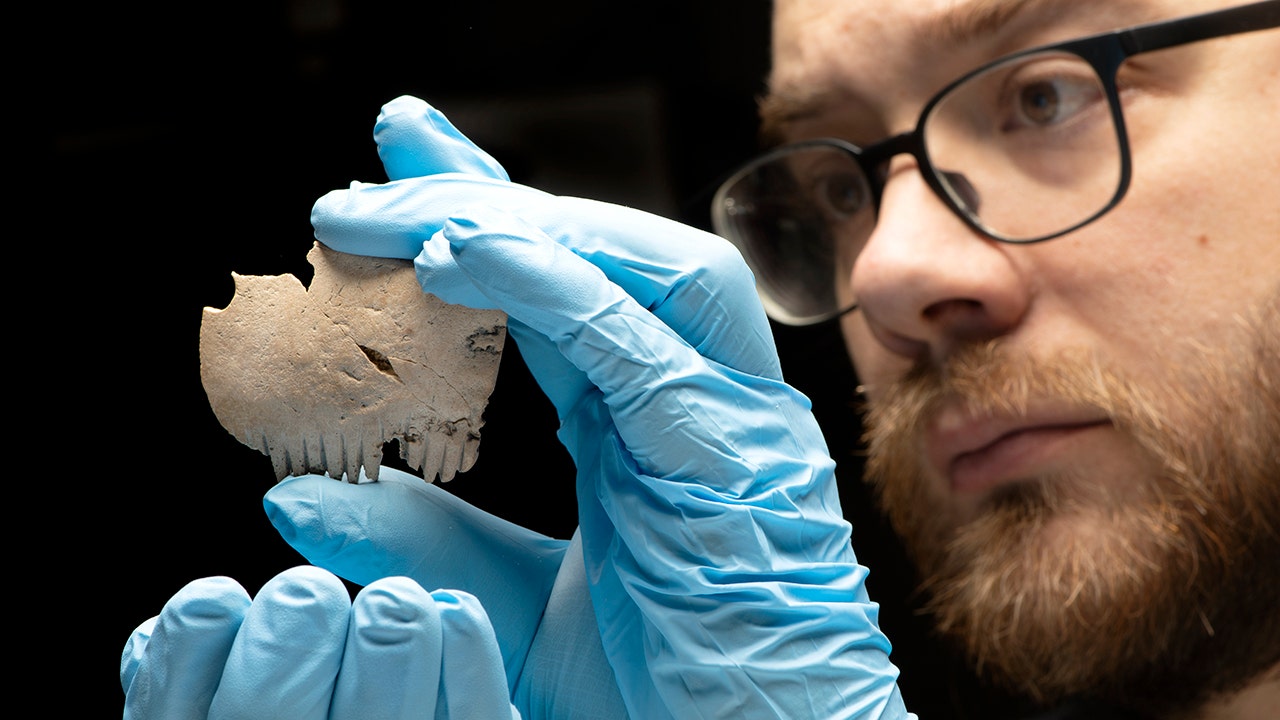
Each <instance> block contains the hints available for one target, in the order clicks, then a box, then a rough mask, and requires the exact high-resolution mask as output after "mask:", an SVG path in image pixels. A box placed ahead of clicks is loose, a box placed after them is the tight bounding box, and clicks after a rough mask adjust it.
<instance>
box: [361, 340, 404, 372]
mask: <svg viewBox="0 0 1280 720" xmlns="http://www.w3.org/2000/svg"><path fill="white" fill-rule="evenodd" d="M356 347H358V348H360V352H362V353H364V356H365V357H367V358H369V362H371V363H373V366H374V367H376V368H378V369H379V370H381V371H382V372H384V373H386V374H388V375H390V376H391V377H393V378H395V379H397V380H399V379H400V376H399V375H397V374H396V369H395V368H394V367H392V366H391V361H390V360H388V359H387V356H386V355H383V354H382V353H380V352H378V351H377V350H374V349H373V348H371V347H366V346H364V345H356Z"/></svg>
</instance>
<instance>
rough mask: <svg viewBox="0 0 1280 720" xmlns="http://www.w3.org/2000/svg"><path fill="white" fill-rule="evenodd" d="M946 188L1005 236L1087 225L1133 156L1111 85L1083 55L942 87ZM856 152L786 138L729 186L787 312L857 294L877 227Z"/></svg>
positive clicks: (788, 318)
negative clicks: (860, 263)
mask: <svg viewBox="0 0 1280 720" xmlns="http://www.w3.org/2000/svg"><path fill="white" fill-rule="evenodd" d="M921 133H922V140H923V145H924V150H925V155H926V156H927V158H928V165H929V167H925V168H922V172H926V173H930V174H931V175H932V180H933V183H934V187H935V189H937V190H938V191H939V192H940V193H941V194H943V195H945V198H944V199H945V201H946V202H947V204H948V205H949V206H950V207H951V209H952V210H953V211H954V212H955V213H956V214H957V215H959V216H961V217H964V218H966V219H967V220H968V221H969V222H971V223H973V224H974V225H975V226H977V227H978V228H979V229H981V230H982V231H983V232H985V233H987V234H988V235H991V236H992V237H995V238H997V239H1001V240H1005V241H1012V242H1028V241H1034V240H1039V239H1043V238H1044V237H1046V236H1052V235H1056V234H1058V233H1061V232H1063V231H1065V230H1068V229H1071V228H1073V227H1076V226H1078V225H1080V224H1082V223H1084V222H1086V221H1088V220H1090V219H1092V218H1093V217H1094V216H1096V215H1097V214H1098V213H1099V212H1102V211H1103V210H1105V209H1106V208H1107V207H1108V206H1109V205H1110V203H1111V202H1112V201H1113V199H1114V198H1115V197H1116V194H1117V192H1118V191H1119V189H1120V186H1121V182H1122V176H1123V153H1122V149H1121V140H1120V134H1119V131H1118V128H1117V127H1116V124H1115V122H1114V120H1113V115H1112V109H1111V104H1110V101H1109V99H1108V95H1107V91H1106V88H1105V86H1104V84H1103V82H1102V80H1101V79H1100V78H1099V77H1098V75H1097V73H1096V71H1095V70H1094V69H1093V67H1092V66H1091V65H1090V64H1089V63H1088V62H1086V61H1084V60H1083V59H1081V58H1079V57H1077V56H1075V55H1071V54H1067V53H1062V52H1057V51H1051V52H1045V53H1039V54H1035V55H1031V56H1024V57H1019V58H1014V59H1011V60H1009V61H1008V62H1005V63H1001V64H998V65H995V66H993V67H991V68H988V69H986V70H985V71H983V72H982V73H980V74H978V75H975V76H973V77H970V78H968V79H967V80H966V81H964V82H963V83H961V84H959V85H956V86H955V87H953V88H952V89H951V90H950V91H949V92H947V93H946V94H945V95H943V96H942V97H940V98H939V99H938V100H937V101H936V102H935V103H934V104H933V105H932V106H931V107H930V109H929V110H928V112H927V114H926V115H925V116H924V118H923V121H922V131H921ZM856 152H858V151H856V150H850V149H849V148H847V147H843V146H841V145H837V144H832V143H810V144H803V143H802V144H799V145H793V146H789V147H786V148H782V149H780V150H778V151H776V152H774V153H772V154H769V155H766V156H764V157H762V158H760V159H759V160H758V161H757V162H756V163H755V164H753V165H751V166H748V168H746V169H744V170H743V171H742V172H740V173H739V175H738V176H736V177H735V178H734V179H731V180H730V182H729V183H727V184H726V186H725V187H724V188H722V190H721V193H720V195H719V196H718V198H717V213H716V215H717V218H716V220H717V224H718V225H720V230H721V232H722V234H724V235H726V236H727V237H729V238H730V239H731V240H733V241H734V242H735V243H736V244H737V245H738V247H739V249H740V250H742V252H743V254H744V255H745V256H746V259H747V262H748V264H749V265H751V267H752V269H753V270H754V271H755V272H756V274H757V282H758V283H759V285H760V287H761V290H762V295H763V299H764V300H765V303H766V306H767V309H768V310H769V311H770V313H771V314H772V315H773V316H774V317H775V318H778V319H780V320H782V321H784V322H795V323H797V324H804V323H806V322H813V321H815V320H818V319H823V318H826V317H831V316H832V315H835V314H838V313H839V312H840V311H841V310H843V309H844V308H846V307H848V306H849V305H850V304H852V302H853V298H852V297H851V296H849V291H848V288H847V286H848V278H849V277H850V274H851V272H852V268H853V265H854V263H855V262H856V261H857V258H858V254H859V253H860V252H861V250H862V248H863V246H864V245H865V244H866V242H867V240H868V238H869V237H870V235H871V232H872V230H873V229H874V227H875V224H876V214H877V211H878V208H877V207H876V206H875V202H874V194H873V192H872V189H871V185H870V183H869V181H868V179H867V177H866V175H865V174H864V173H863V171H862V168H861V165H860V164H859V162H858V160H857V159H856V158H855V153H856Z"/></svg>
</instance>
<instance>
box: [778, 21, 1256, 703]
mask: <svg viewBox="0 0 1280 720" xmlns="http://www.w3.org/2000/svg"><path fill="white" fill-rule="evenodd" d="M1231 4H1238V3H1231V2H1219V1H1216V0H1181V1H1177V2H1174V1H1172V0H1164V1H1158V0H1132V1H1119V2H1117V1H1111V2H1101V1H1099V2H1089V1H1073V2H1065V1H1063V2H1055V1H1053V0H1044V1H1036V0H1031V1H1029V2H1005V1H1004V0H991V1H989V2H981V1H975V0H956V1H954V2H948V1H946V0H918V1H917V2H912V3H876V2H870V0H781V1H780V2H778V3H777V11H776V18H775V27H774V70H773V74H772V76H771V87H770V90H771V93H770V94H771V100H770V102H769V103H767V104H766V116H765V119H766V122H767V123H769V125H770V126H771V127H772V128H773V130H774V131H776V133H777V134H778V136H779V137H780V138H781V139H783V140H785V141H794V140H802V139H807V138H816V137H840V138H844V139H846V140H849V141H851V142H853V143H855V144H859V145H868V144H870V143H872V142H875V141H876V140H879V139H882V138H884V137H886V136H889V135H892V134H895V133H899V132H902V131H905V130H909V129H910V128H911V127H913V126H914V124H915V122H916V119H917V116H918V114H919V112H920V110H921V107H922V106H923V105H924V103H925V102H927V101H928V99H929V98H930V97H931V96H932V95H933V94H934V93H935V92H937V90H938V89H940V88H941V87H942V86H943V85H945V84H946V83H947V82H948V81H950V80H952V79H954V78H955V77H956V76H957V75H959V74H961V73H962V72H963V71H965V70H967V69H970V68H973V67H975V66H977V65H980V64H982V63H983V62H985V61H988V60H992V59H994V58H996V57H999V56H1001V55H1004V54H1008V53H1010V52H1014V51H1016V50H1019V49H1022V48H1026V47H1032V46H1035V45H1042V44H1045V43H1050V42H1054V41H1060V40H1067V39H1071V38H1074V37H1078V36H1083V35H1089V34H1093V33H1097V32H1100V31H1104V30H1109V29H1114V28H1118V27H1127V26H1130V25H1136V24H1140V23H1144V22H1150V21H1155V20H1163V19H1169V18H1174V17H1179V16H1182V15H1187V14H1191V13H1195V12H1201V11H1206V10H1212V9H1215V8H1217V7H1222V6H1226V5H1231ZM1118 78H1119V82H1120V87H1121V94H1122V98H1123V103H1124V105H1123V106H1124V113H1125V119H1126V122H1127V124H1128V128H1129V138H1130V142H1131V145H1132V156H1133V164H1134V168H1133V179H1132V184H1131V186H1130V189H1129V191H1128V193H1127V195H1126V196H1125V198H1124V200H1123V201H1122V202H1121V204H1120V205H1119V206H1118V207H1117V208H1115V209H1114V210H1112V211H1111V212H1110V213H1108V214H1106V215H1105V216H1103V217H1102V218H1101V219H1099V220H1097V221H1095V222H1093V223H1092V224H1090V225H1087V226H1085V227H1084V228H1081V229H1079V230H1076V231H1075V232H1073V233H1071V234H1069V235H1066V236H1064V237H1061V238H1058V239H1055V240H1051V241H1048V242H1045V243H1039V244H1033V245H1009V244H1001V243H997V242H994V241H991V240H988V239H984V238H982V237H981V236H979V235H977V234H976V233H974V232H973V231H972V230H970V229H969V228H967V227H966V226H965V225H964V224H963V223H962V222H961V221H960V220H959V219H958V218H957V217H955V216H954V215H953V214H952V213H951V212H950V211H949V210H947V209H946V208H945V207H944V206H943V204H942V203H941V202H940V201H939V200H938V199H937V197H936V196H935V195H933V193H932V191H931V190H930V189H929V188H928V187H926V185H925V183H924V181H923V180H922V178H921V176H920V174H919V173H918V172H917V171H916V169H915V167H914V160H912V159H911V158H910V157H909V156H906V155H902V156H898V157H897V158H896V159H895V160H894V161H893V163H892V164H891V165H890V167H889V171H888V179H887V183H886V186H885V191H884V195H883V200H882V204H881V206H880V212H879V218H878V222H877V225H876V229H875V231H874V233H873V235H872V236H871V239H870V240H869V242H868V244H867V245H866V247H865V249H864V250H863V251H862V252H861V254H860V255H859V256H858V259H857V261H856V263H855V264H854V265H853V266H852V270H851V272H849V273H848V276H847V277H841V278H838V279H837V282H838V285H839V286H840V293H841V294H842V295H844V296H845V297H846V298H856V299H857V301H858V303H859V310H858V311H856V312H854V313H851V314H849V315H846V316H845V317H844V319H843V321H842V322H843V330H844V333H845V338H846V343H847V346H848V349H849V352H850V354H851V356H852V358H853V360H854V363H855V365H856V367H857V369H858V374H859V378H860V380H861V382H862V383H863V385H864V387H865V389H866V400H867V404H868V408H869V417H868V428H869V429H868V441H869V447H870V452H871V456H870V458H869V470H870V472H871V474H872V479H873V480H874V481H875V482H876V483H877V484H878V486H879V487H880V489H881V491H882V495H883V498H884V502H885V506H886V509H887V511H888V512H889V514H890V516H891V518H892V519H893V521H894V523H895V525H896V526H897V527H898V529H899V530H900V531H901V532H902V533H903V535H904V537H905V538H906V540H907V541H908V544H909V545H910V546H911V548H912V550H913V553H914V554H915V556H916V557H917V558H918V560H919V562H920V564H921V566H922V570H923V571H924V572H925V574H926V576H927V577H928V578H929V579H928V582H929V587H930V589H931V591H932V594H933V598H934V609H935V611H936V612H937V614H938V617H939V620H940V622H941V625H942V627H943V629H944V630H946V631H948V632H949V633H951V634H953V635H956V636H957V637H959V638H960V639H961V640H962V641H963V643H964V644H965V645H966V647H967V648H968V649H969V650H970V652H971V653H972V654H973V655H974V658H975V660H976V661H977V662H979V663H980V664H982V665H983V666H984V667H985V668H987V669H990V670H992V672H993V673H994V674H995V675H997V676H999V677H1002V678H1003V679H1004V680H1005V681H1007V682H1010V683H1013V684H1015V685H1018V686H1020V687H1021V688H1022V689H1023V690H1025V691H1027V692H1029V693H1030V694H1032V695H1038V696H1041V697H1043V698H1053V697H1057V696H1060V695H1063V694H1070V693H1075V692H1082V691H1093V690H1097V689H1099V688H1101V689H1102V690H1103V691H1104V692H1108V691H1109V690H1110V687H1111V686H1113V685H1114V686H1117V687H1119V688H1121V689H1120V690H1119V691H1118V692H1120V693H1124V692H1130V691H1129V690H1125V689H1124V688H1125V687H1135V686H1137V685H1139V684H1141V683H1144V682H1145V683H1148V685H1149V686H1151V687H1157V686H1162V685H1163V684H1167V683H1174V684H1181V685H1186V684H1188V683H1186V682H1184V680H1185V679H1184V678H1181V677H1179V676H1178V675H1177V673H1179V672H1182V670H1180V669H1178V667H1176V666H1178V664H1179V663H1182V664H1183V665H1185V666H1186V668H1187V669H1186V672H1188V673H1191V672H1192V669H1193V666H1194V665H1195V663H1193V662H1192V661H1191V660H1189V659H1186V658H1180V657H1178V656H1179V654H1184V655H1185V654H1191V653H1194V654H1197V658H1196V661H1197V662H1204V661H1205V660H1206V659H1207V658H1206V657H1205V656H1204V655H1203V653H1207V652H1218V649H1217V648H1218V647H1219V646H1221V645H1224V644H1227V643H1228V642H1229V643H1230V644H1232V645H1234V646H1235V648H1234V650H1237V651H1238V652H1236V653H1235V654H1236V655H1239V656H1241V657H1238V658H1226V657H1222V658H1218V656H1214V657H1215V658H1218V660H1217V661H1216V664H1217V665H1218V666H1219V667H1222V668H1229V669H1228V670H1226V671H1225V672H1224V673H1223V674H1224V675H1226V676H1228V677H1226V678H1223V679H1220V680H1219V679H1213V678H1210V679H1208V681H1207V685H1205V686H1203V687H1201V688H1200V689H1204V690H1207V691H1211V692H1212V691H1219V690H1228V689H1230V684H1231V681H1233V680H1234V681H1241V680H1244V679H1247V677H1248V675H1247V674H1246V675H1245V676H1244V677H1241V673H1256V672H1257V671H1259V670H1260V669H1262V668H1265V667H1269V666H1272V665H1275V664H1276V663H1277V662H1280V657H1277V650H1276V649H1275V648H1277V647H1280V638H1278V637H1276V636H1275V634H1274V633H1275V632H1276V627H1277V624H1276V621H1275V620H1270V621H1268V622H1265V623H1260V622H1259V621H1257V620H1256V618H1253V617H1248V618H1245V619H1244V620H1243V622H1242V619H1241V615H1242V614H1247V613H1248V612H1250V611H1251V610H1250V608H1255V607H1260V608H1262V609H1259V610H1258V611H1257V612H1259V613H1261V614H1263V615H1265V616H1267V617H1273V616H1274V615H1275V613H1274V610H1273V609H1268V608H1271V606H1272V605H1273V604H1274V597H1275V594H1276V592H1277V590H1276V588H1277V587H1278V586H1280V568H1278V567H1277V564H1278V563H1277V557H1278V555H1277V549H1276V548H1277V545H1278V544H1280V539H1278V538H1277V521H1276V520H1275V518H1276V517H1280V497H1278V496H1280V493H1278V492H1277V489H1276V486H1277V485H1280V459H1278V458H1277V455H1278V453H1280V451H1278V450H1277V448H1278V447H1280V428H1278V427H1277V425H1278V424H1280V369H1278V368H1277V362H1278V360H1277V358H1280V337H1277V336H1278V335H1280V200H1277V198H1280V31H1264V32H1259V33H1253V34H1246V35H1239V36H1234V37H1230V38H1224V39H1219V40H1213V41H1208V42H1202V43H1196V44H1192V45H1185V46H1182V47H1179V48H1175V49H1171V50H1167V51H1162V52H1157V53H1151V54H1149V55H1142V56H1138V57H1137V58H1135V59H1134V60H1132V61H1130V62H1129V63H1128V64H1126V66H1125V67H1124V68H1122V70H1121V72H1120V75H1119V76H1118ZM1026 211H1027V212H1028V213H1035V212H1036V211H1037V209H1036V208H1034V207H1029V208H1027V210H1026ZM1259 583H1260V584H1261V588H1262V590H1261V591H1259V590H1257V589H1256V587H1257V586H1258V584H1259ZM1242 588H1245V589H1242ZM1247 588H1255V589H1253V590H1252V591H1250V590H1248V589H1247ZM1242 593H1244V594H1247V595H1249V597H1248V598H1244V599H1243V600H1241V601H1240V602H1239V603H1238V604H1234V605H1233V604H1230V603H1229V602H1224V598H1225V597H1227V596H1229V595H1240V594H1242ZM1259 593H1260V594H1261V595H1262V597H1261V598H1257V597H1256V596H1257V595H1259ZM1191 619H1194V620H1195V622H1194V623H1192V622H1191ZM1233 624H1234V625H1233ZM1263 625H1265V626H1266V627H1267V628H1269V630H1267V629H1263V630H1259V627H1260V626H1263ZM1233 627H1234V628H1235V629H1234V630H1233ZM1267 632H1270V633H1271V634H1270V635H1267V634H1266V633H1267ZM1228 637H1229V638H1232V640H1230V641H1228V640H1226V639H1225V638H1228ZM1258 637H1263V638H1264V639H1262V640H1256V638H1258ZM1238 638H1246V639H1245V640H1237V639H1238ZM1251 648H1253V649H1251ZM1230 651H1231V649H1228V652H1230ZM1161 667H1163V668H1166V669H1168V672H1169V675H1168V676H1167V677H1156V675H1158V674H1159V673H1158V668H1161ZM1191 685H1197V683H1191ZM1148 691H1149V692H1165V690H1164V689H1158V690H1148ZM1184 692H1187V693H1191V694H1194V693H1195V692H1196V689H1195V688H1192V689H1185V688H1184Z"/></svg>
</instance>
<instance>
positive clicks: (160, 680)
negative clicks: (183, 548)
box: [120, 481, 519, 720]
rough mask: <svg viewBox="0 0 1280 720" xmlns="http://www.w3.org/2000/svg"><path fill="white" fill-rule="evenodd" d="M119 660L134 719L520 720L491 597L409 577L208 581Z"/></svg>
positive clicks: (297, 574) (304, 574)
mask: <svg viewBox="0 0 1280 720" xmlns="http://www.w3.org/2000/svg"><path fill="white" fill-rule="evenodd" d="M330 482H332V481H330ZM419 482H421V481H419ZM120 665H121V667H120V678H121V682H122V684H123V685H124V689H125V696H126V701H125V710H124V717H125V718H126V720H137V719H139V718H157V719H166V720H167V719H170V718H204V717H209V718H290V719H291V720H311V719H314V720H326V719H328V720H347V719H360V718H369V719H370V720H375V719H376V720H387V719H395V718H405V719H406V720H407V719H408V718H424V717H436V718H477V719H484V720H487V719H489V718H503V717H507V718H518V717H519V714H518V713H517V712H515V709H514V708H513V707H512V706H511V704H510V702H509V700H508V695H507V684H506V680H505V678H504V677H503V675H502V665H501V657H500V656H499V653H498V645H497V642H496V640H495V639H494V635H493V629H492V628H491V627H490V625H489V621H488V619H487V618H486V616H485V613H484V610H483V609H482V608H481V607H480V604H479V603H478V602H477V601H476V600H475V598H473V597H471V596H469V595H466V594H465V593H459V592H450V591H437V592H434V593H427V592H426V591H425V590H423V589H422V587H421V586H419V585H418V584H417V583H415V582H413V581H412V580H409V579H408V578H403V577H390V578H384V579H381V580H379V581H377V582H375V583H372V584H370V585H369V586H367V587H365V588H364V589H363V590H361V592H360V593H359V594H358V595H357V596H356V598H355V600H354V601H352V600H349V599H348V595H347V590H346V588H345V587H344V586H343V585H342V582H341V581H340V580H338V578H336V577H335V576H333V575H331V574H329V573H328V572H325V571H324V570H321V569H319V568H315V567H298V568H294V569H292V570H288V571H285V572H284V573H281V574H280V575H277V576H276V577H275V578H273V579H272V580H271V581H269V582H268V583H267V584H266V585H264V586H263V587H262V589H261V590H260V591H259V592H258V595H257V597H256V598H254V599H253V601H252V602H251V601H250V600H249V595H248V593H246V592H245V591H244V589H243V588H241V587H240V586H239V585H238V584H236V583H235V581H233V580H230V579H228V578H205V579H203V580H197V581H195V582H193V583H191V584H189V585H187V587H185V588H183V589H182V590H181V591H180V592H178V594H176V595H174V597H173V598H172V599H171V600H170V601H169V602H168V603H167V604H166V605H165V607H164V610H163V611H161V613H160V615H159V616H158V617H156V618H153V619H152V620H149V621H148V622H146V623H144V624H143V625H142V626H140V627H139V628H138V629H137V630H136V631H135V632H134V634H133V637H132V638H130V640H129V643H128V644H127V645H126V646H125V649H124V654H123V656H122V658H121V663H120ZM389 687H394V688H396V690H397V692H395V693H388V692H385V690H386V689H387V688H389Z"/></svg>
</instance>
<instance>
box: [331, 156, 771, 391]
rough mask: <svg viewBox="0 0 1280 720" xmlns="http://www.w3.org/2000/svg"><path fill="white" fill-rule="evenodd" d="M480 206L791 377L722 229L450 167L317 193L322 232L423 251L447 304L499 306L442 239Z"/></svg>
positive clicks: (707, 338)
mask: <svg viewBox="0 0 1280 720" xmlns="http://www.w3.org/2000/svg"><path fill="white" fill-rule="evenodd" d="M424 132H425V131H424ZM476 204H482V205H491V206H494V207H502V208H504V209H507V210H509V211H510V212H512V213H513V214H516V215H519V216H520V217H522V218H524V219H525V220H526V221H528V222H530V223H531V224H533V225H535V226H537V227H538V228H540V229H541V230H542V231H543V232H545V233H546V234H547V235H548V236H549V237H551V238H552V239H554V240H555V241H556V242H558V243H560V244H561V245H564V246H565V247H567V248H570V249H571V250H572V251H573V252H575V253H577V254H578V255H580V256H581V257H583V258H586V259H587V260H589V261H590V262H592V263H593V264H595V265H596V266H597V267H599V268H600V269H601V270H602V271H603V272H604V273H605V275H606V276H607V277H609V278H610V280H612V281H613V282H614V283H615V284H617V285H618V286H619V287H621V288H623V289H624V290H625V291H626V292H627V294H629V295H631V297H632V298H634V299H635V301H636V302H637V303H638V304H639V305H640V306H642V307H644V308H645V309H647V310H649V311H650V312H652V313H653V314H654V315H656V316H657V317H658V318H659V319H661V320H662V321H663V322H664V323H665V324H666V325H667V326H668V327H670V328H672V329H673V330H675V331H676V332H677V333H678V334H680V335H681V337H683V338H685V340H686V341H687V342H689V344H690V345H692V346H693V347H695V348H697V349H698V351H699V352H701V353H703V354H704V355H705V356H706V357H708V358H711V359H713V360H715V361H716V362H719V363H721V364H724V365H727V366H729V367H734V368H737V369H739V370H742V371H743V372H747V373H751V374H754V375H761V376H764V377H772V378H780V377H781V370H780V368H779V365H778V359H777V350H776V348H775V346H774V344H773V336H772V333H771V331H770V328H769V324H768V320H767V319H766V317H765V314H764V309H763V307H762V306H761V305H760V300H759V297H758V295H757V294H756V291H755V283H754V279H753V277H752V275H751V273H750V271H749V270H747V267H746V264H745V263H744V262H743V260H742V257H741V255H740V254H739V253H738V251H737V250H736V249H735V248H733V246H732V245H730V244H729V243H728V242H727V241H725V240H723V239H721V238H719V237H716V236H715V235H711V234H710V233H706V232H702V231H701V230H696V229H694V228H690V227H688V226H685V225H681V224H680V223H677V222H674V221H672V220H668V219H666V218H662V217H658V216H656V215H651V214H649V213H644V212H641V211H639V210H635V209H632V208H627V207H622V206H619V205H611V204H608V203H600V202H595V201H591V200H584V199H580V198H569V197H556V196H552V195H548V194H547V193H543V192H541V191H538V190H534V189H532V188H529V187H525V186H522V185H516V184H513V183H509V182H502V181H499V180H494V179H491V178H485V177H479V176H475V175H465V174H460V173H443V174H437V175H431V176H428V177H417V178H409V179H405V180H400V181H396V182H391V183H386V184H383V185H369V184H362V183H353V184H352V185H351V187H350V188H348V189H346V190H336V191H333V192H330V193H328V194H327V195H325V196H323V197H321V198H320V199H319V200H317V201H316V204H315V206H314V207H313V208H312V214H311V222H312V225H313V226H314V227H315V231H316V238H317V239H319V240H320V241H321V242H323V243H324V244H325V245H328V246H329V247H332V248H334V249H335V250H340V251H342V252H349V253H354V254H358V255H375V256H383V257H415V255H416V258H415V261H414V264H415V266H416V267H417V269H418V273H419V281H420V282H422V283H423V289H424V290H426V291H427V292H430V293H433V294H435V295H437V296H439V297H440V298H441V299H443V300H445V301H446V302H451V303H456V304H461V305H468V306H471V307H492V304H491V303H490V302H488V301H487V300H486V299H485V298H484V296H483V295H482V294H479V293H476V292H474V290H473V289H472V288H471V287H470V286H469V285H468V284H467V282H466V278H465V277H462V276H460V275H459V274H458V271H457V269H456V268H454V267H453V266H452V260H451V257H450V255H449V253H448V252H447V248H446V247H443V246H442V245H441V244H436V243H433V242H431V238H432V236H433V235H434V234H435V233H436V232H437V231H439V230H440V229H441V228H442V227H443V226H444V223H445V222H446V221H447V220H448V218H449V217H451V216H452V215H454V214H456V213H457V212H458V211H459V210H460V209H462V208H465V207H468V206H472V205H476ZM424 276H429V277H430V278H431V283H430V284H427V283H426V282H424V281H423V278H424Z"/></svg>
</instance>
